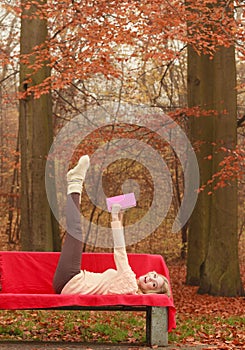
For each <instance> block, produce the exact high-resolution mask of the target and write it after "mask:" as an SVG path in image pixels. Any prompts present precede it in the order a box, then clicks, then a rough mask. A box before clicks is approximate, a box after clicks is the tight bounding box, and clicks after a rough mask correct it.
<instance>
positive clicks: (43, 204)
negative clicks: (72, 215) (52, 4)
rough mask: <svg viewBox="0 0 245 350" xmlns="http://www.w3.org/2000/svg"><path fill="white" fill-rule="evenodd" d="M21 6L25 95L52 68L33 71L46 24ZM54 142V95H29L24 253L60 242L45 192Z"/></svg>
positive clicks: (23, 114) (23, 104) (23, 111)
mask: <svg viewBox="0 0 245 350" xmlns="http://www.w3.org/2000/svg"><path fill="white" fill-rule="evenodd" d="M37 3H38V4H39V5H40V6H42V5H44V4H45V3H46V1H37V2H36V4H37ZM21 4H22V10H23V12H22V18H21V39H20V50H21V55H22V59H21V64H20V91H21V92H25V91H27V90H28V88H30V87H33V86H36V85H38V84H40V83H42V82H43V81H44V80H45V79H46V78H47V77H49V76H50V68H49V67H48V66H47V65H46V64H45V61H44V62H41V66H40V68H38V70H37V71H35V72H34V70H33V67H31V65H32V64H33V63H34V62H35V59H36V58H37V56H39V53H38V51H39V49H37V47H38V45H40V44H44V43H45V41H46V40H47V35H48V33H47V21H46V20H45V19H42V18H41V19H40V18H39V16H37V15H36V11H37V5H31V7H30V8H29V9H27V8H25V1H22V2H21ZM35 15H36V16H35ZM33 52H34V53H33ZM35 52H36V53H37V54H35ZM26 54H30V56H29V57H30V58H29V63H28V62H27V61H26V60H23V55H26ZM39 58H40V56H39ZM51 142H52V105H51V92H50V91H49V92H48V93H46V94H43V95H41V96H40V97H39V98H34V95H33V93H29V94H28V95H27V96H26V97H25V98H22V99H21V100H20V148H21V247H22V250H34V251H49V250H53V249H54V248H55V247H54V245H53V241H57V230H53V228H54V226H56V224H55V222H54V219H53V216H52V213H51V210H50V208H49V204H48V200H47V196H46V190H45V164H46V157H47V155H48V152H49V148H50V146H51ZM56 227H57V226H56ZM53 232H54V234H53Z"/></svg>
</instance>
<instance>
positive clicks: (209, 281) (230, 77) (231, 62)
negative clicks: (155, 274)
mask: <svg viewBox="0 0 245 350" xmlns="http://www.w3.org/2000/svg"><path fill="white" fill-rule="evenodd" d="M235 87H236V68H235V50H234V47H230V48H224V47H221V48H220V49H219V51H217V52H216V53H215V56H214V58H213V59H212V60H210V59H209V57H207V56H205V55H200V56H198V55H197V54H196V53H195V52H194V50H193V49H192V48H191V47H189V49H188V103H189V107H193V106H200V107H201V108H203V109H206V110H214V111H216V113H215V114H214V115H212V116H207V117H204V116H203V117H200V118H198V117H193V118H192V120H191V137H192V141H201V146H200V151H199V152H198V151H197V157H198V161H199V168H200V175H201V181H202V183H203V184H205V183H206V182H207V180H208V179H211V177H212V174H215V173H217V172H218V170H219V169H220V168H219V163H220V161H221V160H222V159H223V157H224V154H223V153H222V152H221V151H218V152H217V149H218V148H219V147H220V146H223V147H226V148H228V149H233V148H234V147H235V146H236V135H237V131H236V124H237V123H236V89H235ZM207 156H210V157H209V160H208V159H205V157H207ZM213 186H214V185H212V186H211V188H209V189H207V188H206V189H205V190H204V191H203V192H201V193H200V195H199V197H198V201H197V205H196V207H195V210H194V212H193V214H192V217H191V219H190V229H189V242H188V259H187V283H188V284H194V285H199V286H200V288H199V293H208V294H212V295H222V296H239V295H242V294H243V290H242V283H241V278H240V271H239V260H238V232H237V184H236V182H233V183H232V184H231V185H228V186H226V187H224V188H220V189H217V190H214V189H213ZM209 191H211V192H212V194H211V195H208V192H209Z"/></svg>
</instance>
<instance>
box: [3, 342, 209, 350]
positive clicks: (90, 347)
mask: <svg viewBox="0 0 245 350" xmlns="http://www.w3.org/2000/svg"><path fill="white" fill-rule="evenodd" d="M78 349H79V350H152V349H155V350H156V349H157V350H179V349H181V350H205V349H215V347H208V346H207V345H196V346H186V345H183V346H177V345H176V346H174V345H169V346H167V347H153V348H151V347H147V346H139V345H130V344H120V345H113V344H93V343H89V344H67V343H66V344H64V343H58V342H57V343H44V342H43V343H40V342H39V343H37V342H23V341H20V342H1V343H0V350H78Z"/></svg>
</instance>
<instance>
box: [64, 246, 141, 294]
mask: <svg viewBox="0 0 245 350" xmlns="http://www.w3.org/2000/svg"><path fill="white" fill-rule="evenodd" d="M114 260H115V264H116V270H114V269H108V270H106V271H104V272H103V273H94V272H89V271H86V270H84V271H83V270H82V271H81V272H80V273H79V274H78V275H76V276H74V277H73V278H72V279H71V280H70V281H69V282H68V283H67V284H66V285H65V287H64V288H63V290H62V292H61V294H90V295H91V294H137V290H138V286H137V281H136V276H135V273H134V272H133V271H132V269H131V267H130V266H129V263H128V257H127V252H126V249H125V247H116V248H114Z"/></svg>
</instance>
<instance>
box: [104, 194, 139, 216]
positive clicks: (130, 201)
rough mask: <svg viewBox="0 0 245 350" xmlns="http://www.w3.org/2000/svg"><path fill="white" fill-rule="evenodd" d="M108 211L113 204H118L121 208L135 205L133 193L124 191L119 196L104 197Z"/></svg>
mask: <svg viewBox="0 0 245 350" xmlns="http://www.w3.org/2000/svg"><path fill="white" fill-rule="evenodd" d="M106 203H107V208H108V211H109V212H111V208H112V205H113V204H120V205H121V207H122V209H128V208H132V207H135V206H136V199H135V195H134V193H126V194H122V195H120V196H115V197H110V198H106Z"/></svg>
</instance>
